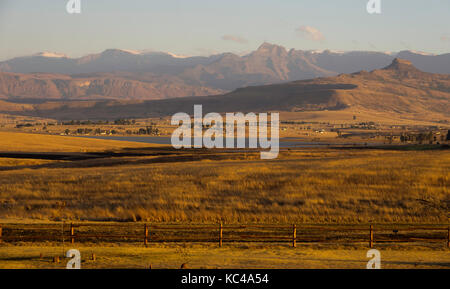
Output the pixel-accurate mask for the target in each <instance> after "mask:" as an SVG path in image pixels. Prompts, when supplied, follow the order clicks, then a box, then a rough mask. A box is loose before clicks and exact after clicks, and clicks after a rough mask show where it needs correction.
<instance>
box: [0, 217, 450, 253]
mask: <svg viewBox="0 0 450 289" xmlns="http://www.w3.org/2000/svg"><path fill="white" fill-rule="evenodd" d="M36 241H62V242H66V241H67V242H70V243H71V244H74V243H75V242H142V243H143V245H144V246H149V245H150V244H151V243H156V242H161V243H165V242H217V243H218V245H219V247H222V246H223V244H224V243H225V242H228V243H232V242H269V243H286V244H288V243H289V244H290V246H292V247H296V246H297V244H299V243H329V244H355V243H360V244H361V243H366V244H367V245H368V247H370V248H373V247H374V245H375V244H377V243H379V244H381V243H413V242H421V243H442V245H444V244H445V243H446V247H447V248H450V227H449V226H446V227H444V226H443V225H441V226H439V225H434V226H412V225H367V226H361V225H340V226H339V225H334V226H333V225H322V226H321V225H314V226H311V225H267V224H266V225H223V224H217V225H189V226H188V225H160V224H140V225H139V224H136V223H131V224H129V223H118V224H111V223H105V224H74V223H70V224H64V223H62V224H53V225H49V224H30V225H23V224H6V225H3V226H2V225H1V224H0V243H2V242H36ZM444 246H445V245H444Z"/></svg>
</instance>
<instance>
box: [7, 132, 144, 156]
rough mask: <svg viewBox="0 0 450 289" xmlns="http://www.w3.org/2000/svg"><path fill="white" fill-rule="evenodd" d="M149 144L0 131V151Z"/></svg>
mask: <svg viewBox="0 0 450 289" xmlns="http://www.w3.org/2000/svg"><path fill="white" fill-rule="evenodd" d="M149 146H151V145H149V144H141V143H135V142H123V141H110V140H99V139H87V138H81V137H67V136H55V135H43V134H27V133H15V132H0V151H3V152H8V151H12V152H91V151H104V150H114V149H121V148H125V147H127V148H136V147H149Z"/></svg>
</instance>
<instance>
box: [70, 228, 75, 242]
mask: <svg viewBox="0 0 450 289" xmlns="http://www.w3.org/2000/svg"><path fill="white" fill-rule="evenodd" d="M70 243H72V244H74V243H75V228H74V226H73V223H70Z"/></svg>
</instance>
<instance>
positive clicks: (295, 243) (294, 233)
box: [292, 225, 297, 248]
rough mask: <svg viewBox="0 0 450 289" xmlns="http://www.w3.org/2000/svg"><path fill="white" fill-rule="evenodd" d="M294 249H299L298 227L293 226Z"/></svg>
mask: <svg viewBox="0 0 450 289" xmlns="http://www.w3.org/2000/svg"><path fill="white" fill-rule="evenodd" d="M292 247H294V248H295V247H297V226H296V225H293V226H292Z"/></svg>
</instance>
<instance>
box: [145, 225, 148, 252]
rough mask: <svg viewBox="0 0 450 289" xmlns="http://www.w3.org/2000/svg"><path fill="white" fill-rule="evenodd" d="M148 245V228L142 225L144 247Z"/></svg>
mask: <svg viewBox="0 0 450 289" xmlns="http://www.w3.org/2000/svg"><path fill="white" fill-rule="evenodd" d="M147 244H148V226H147V224H144V245H145V247H147Z"/></svg>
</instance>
